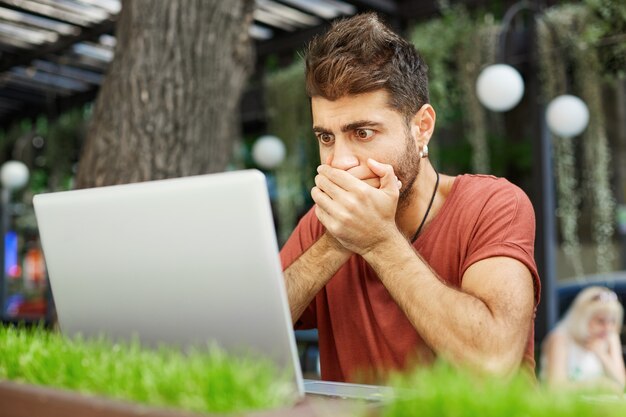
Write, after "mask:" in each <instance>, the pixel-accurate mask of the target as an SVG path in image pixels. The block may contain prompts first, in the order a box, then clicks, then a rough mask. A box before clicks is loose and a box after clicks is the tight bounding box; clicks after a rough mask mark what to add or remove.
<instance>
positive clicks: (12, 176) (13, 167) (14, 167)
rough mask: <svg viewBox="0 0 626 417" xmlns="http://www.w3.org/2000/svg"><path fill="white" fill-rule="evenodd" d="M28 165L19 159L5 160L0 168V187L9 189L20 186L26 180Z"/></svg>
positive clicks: (23, 184)
mask: <svg viewBox="0 0 626 417" xmlns="http://www.w3.org/2000/svg"><path fill="white" fill-rule="evenodd" d="M28 176H29V174H28V167H27V166H26V165H25V164H24V163H23V162H20V161H7V162H5V163H4V164H2V168H0V182H2V187H3V188H6V189H9V190H17V189H19V188H22V187H24V186H25V185H26V183H27V182H28Z"/></svg>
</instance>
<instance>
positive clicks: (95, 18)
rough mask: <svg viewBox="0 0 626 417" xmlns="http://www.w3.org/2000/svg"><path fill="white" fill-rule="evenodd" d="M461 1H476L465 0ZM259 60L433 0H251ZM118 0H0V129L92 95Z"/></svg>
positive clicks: (416, 11)
mask: <svg viewBox="0 0 626 417" xmlns="http://www.w3.org/2000/svg"><path fill="white" fill-rule="evenodd" d="M465 3H480V1H470V2H465ZM256 6H257V8H256V10H255V12H254V23H253V25H252V27H251V29H250V35H251V36H252V37H253V39H254V40H255V42H256V51H257V56H258V59H259V61H262V60H263V59H264V58H265V57H267V56H268V55H271V54H277V55H280V54H293V52H294V51H295V50H297V49H299V48H301V47H302V45H304V43H305V42H306V41H307V40H309V39H310V38H311V37H312V36H314V35H315V34H317V33H320V32H322V31H323V30H324V29H325V28H327V27H328V25H329V23H330V22H331V21H332V20H333V19H336V18H339V17H344V16H350V15H353V14H355V13H358V12H362V11H366V10H373V11H376V12H378V13H380V14H381V15H383V16H385V17H386V18H387V19H388V21H389V22H390V23H391V24H392V25H393V26H394V27H396V28H397V29H401V28H403V27H404V26H405V25H406V24H407V22H408V21H409V19H415V18H425V17H428V16H432V15H433V14H435V13H436V12H437V10H438V6H437V1H436V0H427V1H412V0H404V1H401V0H256ZM121 7H122V5H121V1H120V0H0V128H6V127H8V126H9V125H10V124H12V123H13V122H16V121H19V120H23V119H28V118H34V117H36V116H38V115H40V114H47V115H48V116H50V117H55V116H58V115H59V114H62V113H63V112H64V111H66V110H68V109H70V108H73V107H76V106H79V105H82V104H84V103H87V102H90V101H92V100H94V98H95V97H96V94H97V92H98V88H99V86H100V83H101V82H102V80H103V77H104V74H105V72H106V69H107V67H108V64H109V63H110V62H111V60H112V59H113V55H114V48H115V36H114V32H115V21H116V18H117V15H118V14H119V12H120V10H121Z"/></svg>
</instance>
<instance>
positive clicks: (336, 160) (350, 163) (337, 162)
mask: <svg viewBox="0 0 626 417" xmlns="http://www.w3.org/2000/svg"><path fill="white" fill-rule="evenodd" d="M358 165H359V158H357V156H356V155H355V154H354V152H353V151H352V149H350V145H349V144H347V143H345V142H343V141H336V142H335V146H333V150H332V153H331V155H330V166H332V167H333V168H337V169H341V170H344V171H347V170H349V169H350V168H354V167H355V166H358Z"/></svg>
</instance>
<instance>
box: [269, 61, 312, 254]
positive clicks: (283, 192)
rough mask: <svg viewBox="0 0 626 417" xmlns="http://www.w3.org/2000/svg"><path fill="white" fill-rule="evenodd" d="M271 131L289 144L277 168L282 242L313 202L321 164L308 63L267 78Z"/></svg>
mask: <svg viewBox="0 0 626 417" xmlns="http://www.w3.org/2000/svg"><path fill="white" fill-rule="evenodd" d="M265 92H266V96H265V101H266V108H267V120H268V133H270V134H273V135H276V136H278V137H279V138H280V139H282V140H283V141H284V142H285V145H286V146H287V157H286V160H285V161H284V162H283V164H282V165H281V166H280V167H279V168H278V170H277V171H276V180H277V183H278V187H279V189H280V193H279V194H278V202H277V203H278V213H279V217H278V219H279V241H280V242H284V241H286V239H287V237H288V236H289V235H290V234H291V231H292V230H293V228H294V226H295V224H296V222H297V217H298V215H299V214H301V213H302V211H303V210H304V209H305V208H307V207H308V206H310V205H311V201H310V197H309V190H310V189H311V187H313V178H314V177H315V169H316V167H317V165H319V162H320V161H319V149H318V145H317V140H316V139H315V137H314V135H313V131H312V121H311V106H310V103H309V98H308V97H307V95H306V91H305V82H304V62H303V61H302V59H297V60H296V61H295V62H294V63H293V64H292V65H290V66H289V67H286V68H283V69H280V70H276V71H274V72H272V73H271V74H269V75H268V76H267V77H266V79H265Z"/></svg>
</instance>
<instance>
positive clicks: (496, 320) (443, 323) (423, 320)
mask: <svg viewBox="0 0 626 417" xmlns="http://www.w3.org/2000/svg"><path fill="white" fill-rule="evenodd" d="M401 239H402V238H401ZM364 258H365V260H366V261H367V262H368V263H369V264H370V265H371V266H372V268H373V269H374V270H375V271H376V273H377V274H378V276H379V278H380V279H381V281H382V283H383V284H384V285H385V287H386V288H387V290H388V291H389V293H390V294H391V296H392V297H393V298H394V300H395V301H396V303H397V304H398V305H399V306H400V308H401V309H402V310H403V311H404V313H405V314H406V316H407V318H408V319H409V320H410V321H411V323H412V324H413V327H415V329H416V330H417V331H418V332H419V333H420V335H421V337H422V338H423V339H424V341H425V342H426V343H427V344H428V345H429V346H430V347H431V348H432V349H433V350H434V351H435V352H436V353H437V354H438V355H441V356H443V357H445V358H448V359H450V360H453V361H455V362H457V363H462V364H465V365H470V366H473V367H476V368H479V369H483V370H485V371H488V372H492V373H497V374H506V373H509V371H511V370H512V369H514V368H515V367H516V366H517V365H519V360H520V359H521V357H522V355H523V348H524V345H525V343H524V340H522V341H521V342H518V343H512V342H511V341H512V340H515V337H514V336H513V334H514V331H512V329H511V328H509V326H508V325H506V324H504V322H503V321H502V320H501V317H500V316H496V315H494V312H493V311H492V309H491V308H490V307H489V306H488V305H487V303H485V302H484V301H483V300H481V299H480V298H478V297H476V296H474V295H473V294H469V293H467V292H463V291H461V290H460V289H455V288H451V287H448V286H447V285H446V284H444V283H443V282H441V281H440V279H439V278H438V277H437V276H436V274H435V272H433V271H432V270H431V269H430V267H429V266H428V265H427V264H426V262H425V261H423V259H422V258H421V257H419V255H418V254H417V253H415V251H414V249H413V248H412V247H411V246H410V244H409V243H408V242H406V240H404V241H402V240H398V241H396V242H395V243H394V244H393V245H392V247H381V248H378V249H377V251H375V252H374V253H369V254H365V255H364ZM528 323H529V325H528V326H530V319H529V320H528ZM524 330H525V331H526V333H525V334H527V331H528V330H530V327H528V329H524ZM516 337H517V339H519V335H517V336H516ZM522 337H524V336H522Z"/></svg>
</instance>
